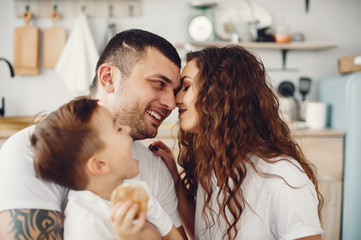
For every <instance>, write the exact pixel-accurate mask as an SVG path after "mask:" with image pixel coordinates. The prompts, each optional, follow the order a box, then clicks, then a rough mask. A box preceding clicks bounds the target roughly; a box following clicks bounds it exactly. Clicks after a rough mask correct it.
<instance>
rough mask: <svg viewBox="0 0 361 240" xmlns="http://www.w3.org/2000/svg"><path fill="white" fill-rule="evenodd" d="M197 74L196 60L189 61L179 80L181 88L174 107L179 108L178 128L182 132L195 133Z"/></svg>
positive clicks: (196, 124) (196, 123)
mask: <svg viewBox="0 0 361 240" xmlns="http://www.w3.org/2000/svg"><path fill="white" fill-rule="evenodd" d="M198 72H199V69H198V67H197V63H196V60H191V61H190V62H188V63H187V65H186V66H185V67H184V69H183V72H182V75H181V79H182V88H181V90H180V91H179V92H178V93H177V95H176V106H177V107H178V108H179V121H180V127H181V129H182V130H183V131H186V132H191V133H197V132H198V131H199V128H198V127H199V126H198V113H197V111H196V108H195V101H196V96H197V93H198V91H197V87H196V86H195V78H196V76H197V74H198Z"/></svg>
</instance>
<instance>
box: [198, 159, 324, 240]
mask: <svg viewBox="0 0 361 240" xmlns="http://www.w3.org/2000/svg"><path fill="white" fill-rule="evenodd" d="M252 161H253V162H254V164H255V166H256V168H257V169H258V170H259V171H262V172H265V173H269V174H277V175H279V176H281V177H283V178H284V179H285V180H286V181H287V182H288V183H289V184H290V185H291V186H294V187H296V188H292V187H290V186H288V185H287V184H286V183H285V182H284V181H283V180H282V179H281V178H276V177H262V176H260V175H259V174H257V173H256V172H255V171H254V169H253V168H252V167H251V166H250V165H249V166H248V167H247V176H246V178H245V180H244V182H243V183H242V187H241V189H242V193H243V196H244V198H245V200H246V201H247V203H248V204H246V205H245V206H244V212H243V213H242V215H241V218H240V220H239V222H238V223H237V229H238V234H237V237H236V238H235V239H237V240H238V239H252V240H265V239H267V240H276V239H280V240H291V239H297V238H302V237H306V236H312V235H318V234H322V233H323V230H322V228H321V225H320V221H319V217H318V212H317V206H318V199H317V193H316V191H315V188H314V186H313V184H312V182H311V181H310V180H309V178H308V177H307V175H306V174H305V173H303V172H301V171H300V170H299V169H298V168H297V167H299V168H300V165H299V164H298V162H296V161H294V160H291V161H292V162H293V163H295V164H296V165H297V167H296V166H295V165H293V164H291V163H290V162H287V161H279V162H277V163H273V164H270V163H266V162H265V161H263V160H261V159H259V158H258V157H253V158H252ZM212 182H213V184H212V185H213V190H214V192H213V195H212V198H211V206H212V210H213V211H214V213H216V215H215V218H214V219H215V223H214V225H213V226H211V227H210V228H208V229H207V228H206V221H205V219H204V218H203V216H202V210H203V206H204V197H203V196H204V189H203V188H202V187H201V186H199V187H198V191H197V204H196V214H195V236H196V239H199V240H208V239H222V236H223V234H224V233H226V229H227V228H226V226H227V225H226V222H225V220H224V219H223V218H220V222H217V214H218V213H219V212H220V209H219V207H218V205H217V202H216V195H217V193H218V192H219V191H220V188H219V187H218V186H217V184H216V178H215V176H213V178H212ZM227 215H228V216H231V215H230V212H229V211H227ZM218 216H220V214H218ZM211 225H212V224H211ZM226 239H227V238H226Z"/></svg>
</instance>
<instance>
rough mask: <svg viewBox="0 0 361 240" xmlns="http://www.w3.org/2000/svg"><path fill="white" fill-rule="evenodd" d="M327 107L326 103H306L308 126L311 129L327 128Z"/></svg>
mask: <svg viewBox="0 0 361 240" xmlns="http://www.w3.org/2000/svg"><path fill="white" fill-rule="evenodd" d="M326 110H327V105H326V103H324V102H319V101H308V102H307V103H306V111H305V117H306V125H307V126H308V127H309V128H310V129H323V128H325V127H326V116H327V112H326Z"/></svg>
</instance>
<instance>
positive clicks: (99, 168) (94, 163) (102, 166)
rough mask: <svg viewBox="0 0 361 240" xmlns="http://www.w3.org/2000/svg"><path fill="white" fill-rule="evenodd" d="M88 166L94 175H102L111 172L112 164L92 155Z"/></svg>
mask: <svg viewBox="0 0 361 240" xmlns="http://www.w3.org/2000/svg"><path fill="white" fill-rule="evenodd" d="M87 168H88V170H89V172H90V173H92V174H94V175H102V174H106V173H108V172H110V166H109V164H108V163H107V162H105V161H102V160H101V159H100V158H98V157H95V156H92V157H90V158H89V159H88V162H87Z"/></svg>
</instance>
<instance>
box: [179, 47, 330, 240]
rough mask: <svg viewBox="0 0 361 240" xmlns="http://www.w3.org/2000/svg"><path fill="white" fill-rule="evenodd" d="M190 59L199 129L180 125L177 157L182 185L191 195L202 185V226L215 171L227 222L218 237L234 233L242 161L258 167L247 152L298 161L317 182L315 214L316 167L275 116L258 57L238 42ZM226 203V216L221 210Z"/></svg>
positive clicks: (242, 201)
mask: <svg viewBox="0 0 361 240" xmlns="http://www.w3.org/2000/svg"><path fill="white" fill-rule="evenodd" d="M191 60H195V61H196V64H197V67H198V68H199V73H198V75H197V76H196V78H195V80H194V84H195V85H196V86H197V89H198V92H197V96H196V103H195V106H196V109H197V112H198V124H199V127H200V131H199V132H198V133H187V132H184V131H182V130H181V129H180V131H179V134H178V139H179V143H178V144H179V149H180V154H179V156H178V163H179V165H180V166H181V167H182V168H183V171H182V174H181V176H182V181H183V186H185V187H186V189H187V191H188V192H189V194H190V197H191V198H193V199H194V200H195V198H196V191H197V186H198V185H199V184H200V185H201V186H202V187H203V189H204V190H205V196H204V199H205V205H204V207H203V212H202V213H203V217H205V219H206V222H207V226H208V227H209V224H210V221H209V217H211V218H212V219H213V217H212V216H207V214H206V212H212V209H211V207H210V200H211V197H212V194H213V189H212V182H211V177H212V174H214V175H215V177H216V179H217V185H218V187H219V188H220V191H219V193H218V195H217V203H218V206H219V209H221V212H220V213H219V217H222V218H223V219H224V220H225V221H226V223H227V224H228V227H227V233H226V234H225V235H224V236H223V237H224V238H225V237H226V238H227V239H234V238H235V237H236V235H237V228H236V224H237V222H238V221H239V220H240V216H241V214H242V212H243V210H244V207H245V204H247V203H246V201H245V199H244V197H243V195H242V190H241V185H242V182H243V181H244V179H245V177H246V174H247V172H246V165H247V164H250V165H251V166H252V167H253V168H254V169H255V170H256V171H257V169H256V168H255V166H254V164H253V163H252V161H251V160H250V159H249V157H248V156H250V155H256V156H258V157H260V158H262V159H263V160H264V161H267V162H271V161H270V160H269V159H272V158H275V157H279V156H289V157H292V158H294V159H295V160H296V161H298V162H299V164H300V165H301V166H302V168H303V170H304V172H305V173H306V174H307V176H308V177H309V179H310V180H311V181H312V182H313V184H314V186H315V188H316V191H317V193H318V198H319V206H318V213H319V216H320V210H321V207H322V202H323V199H322V196H321V194H320V193H319V190H318V184H317V179H316V176H315V173H314V172H313V170H312V168H311V167H312V165H311V164H310V163H308V162H307V161H306V160H305V158H304V156H303V154H302V151H301V150H300V148H299V146H298V145H297V144H296V143H295V142H294V141H293V140H292V138H291V136H290V130H289V128H288V126H287V125H286V123H285V122H284V121H283V120H282V119H281V118H280V116H279V103H278V100H277V97H276V95H275V94H274V92H273V91H272V89H271V87H270V86H269V82H268V79H267V77H266V72H265V69H264V66H263V63H262V62H261V61H260V60H259V59H258V58H257V57H256V56H255V55H253V54H251V53H250V52H248V51H247V50H245V49H244V48H242V47H240V46H227V47H224V48H216V47H210V48H205V49H203V50H201V51H197V52H190V53H188V54H187V62H189V61H191ZM285 160H287V159H285ZM300 170H301V171H302V169H300ZM257 172H258V171H257ZM260 174H263V176H264V175H267V176H271V177H280V176H274V175H269V174H267V173H260ZM227 209H228V210H229V212H230V213H231V215H232V218H231V219H229V218H228V217H227V215H226V210H227ZM207 210H208V211H207ZM212 222H213V223H214V222H215V221H214V219H213V221H212Z"/></svg>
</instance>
